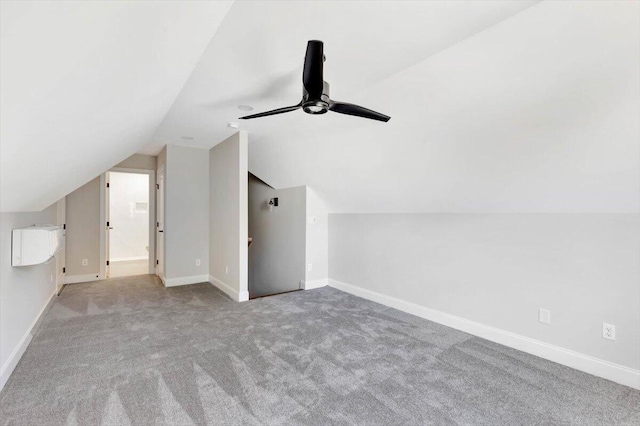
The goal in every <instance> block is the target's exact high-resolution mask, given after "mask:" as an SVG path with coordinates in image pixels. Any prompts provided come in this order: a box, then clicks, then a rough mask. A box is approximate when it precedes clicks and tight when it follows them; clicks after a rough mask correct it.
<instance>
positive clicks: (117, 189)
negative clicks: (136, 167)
mask: <svg viewBox="0 0 640 426" xmlns="http://www.w3.org/2000/svg"><path fill="white" fill-rule="evenodd" d="M150 178H151V177H150V174H149V173H145V172H142V173H140V172H124V171H109V172H107V174H106V181H107V185H106V186H107V191H106V211H105V213H106V220H107V223H106V225H107V232H106V255H107V262H106V277H107V278H116V277H126V276H133V275H144V274H150V273H153V271H152V270H150V265H151V262H150V258H151V257H152V256H150V254H151V253H152V249H153V245H152V238H151V233H150V229H152V226H150V224H152V212H153V210H152V205H151V204H152V203H151V199H150V194H151V192H150V189H149V188H150V185H151V182H150Z"/></svg>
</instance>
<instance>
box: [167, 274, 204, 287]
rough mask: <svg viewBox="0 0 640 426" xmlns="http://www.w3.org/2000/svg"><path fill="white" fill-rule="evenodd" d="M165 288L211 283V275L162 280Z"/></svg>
mask: <svg viewBox="0 0 640 426" xmlns="http://www.w3.org/2000/svg"><path fill="white" fill-rule="evenodd" d="M161 279H162V283H163V284H164V286H165V287H177V286H180V285H189V284H198V283H206V282H209V275H193V276H191V277H178V278H162V277H161Z"/></svg>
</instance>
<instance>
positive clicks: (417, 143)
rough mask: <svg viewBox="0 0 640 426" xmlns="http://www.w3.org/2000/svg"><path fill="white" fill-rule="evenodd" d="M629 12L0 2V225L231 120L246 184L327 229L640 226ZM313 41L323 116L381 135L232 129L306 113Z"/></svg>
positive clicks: (636, 93) (331, 129) (215, 133)
mask: <svg viewBox="0 0 640 426" xmlns="http://www.w3.org/2000/svg"><path fill="white" fill-rule="evenodd" d="M88 4H91V3H88ZM639 5H640V3H638V2H622V1H621V2H615V1H613V2H542V3H540V2H534V1H532V2H527V1H513V2H504V1H495V2H492V1H477V2H450V1H443V2H437V1H429V2H381V1H371V2H366V3H365V2H348V1H345V2H253V1H251V2H250V1H236V2H234V3H233V4H232V5H230V4H229V3H215V2H212V3H208V2H194V3H179V2H166V3H164V2H163V3H155V2H154V3H150V2H139V3H128V2H127V3H125V2H113V3H108V4H102V3H100V6H89V5H86V4H85V5H84V6H79V3H78V4H75V5H73V4H66V5H64V6H60V5H57V6H54V5H47V6H43V5H38V6H36V5H30V6H22V5H20V6H18V5H16V4H12V5H10V6H7V5H6V4H5V3H3V6H2V12H3V13H2V15H3V16H2V24H3V25H2V64H1V66H2V74H1V80H0V83H1V85H2V87H1V88H0V89H1V91H2V95H1V96H2V111H1V113H2V122H1V129H2V133H1V138H2V139H1V142H2V145H1V152H0V155H1V158H2V164H1V165H2V169H1V173H2V174H1V181H0V184H1V185H2V192H1V193H0V196H1V199H2V211H16V210H33V209H40V208H43V207H46V205H47V204H48V203H50V202H53V201H55V200H56V199H57V198H60V197H61V196H63V195H65V194H66V193H67V192H69V191H70V190H73V189H74V188H75V187H77V186H79V185H82V184H83V183H84V182H86V181H87V180H89V179H91V178H92V177H94V176H96V175H97V174H99V173H101V172H102V171H104V170H105V169H107V168H109V167H111V166H112V165H113V164H115V163H117V162H119V161H120V160H122V159H124V158H126V157H127V156H129V155H130V154H132V153H134V152H143V153H148V154H157V153H158V151H159V150H160V149H161V148H162V146H164V145H165V144H178V145H188V146H197V147H205V148H208V147H211V146H214V145H215V144H216V143H218V142H220V141H222V140H223V139H224V138H226V137H227V136H229V135H230V134H231V133H232V132H233V131H234V130H233V129H231V128H229V127H227V124H228V123H229V122H238V123H239V124H240V126H241V129H244V130H247V131H249V133H250V159H249V160H250V169H251V171H252V172H253V173H254V174H256V175H257V176H259V177H260V178H261V179H263V180H265V181H266V182H268V183H269V184H271V185H272V186H274V187H277V188H284V187H290V186H297V185H305V184H306V185H309V186H311V187H313V188H314V189H315V190H316V192H318V193H319V194H320V195H321V196H322V197H323V198H324V200H325V201H326V202H327V204H328V206H329V208H330V210H331V211H334V212H638V211H639V210H640V121H639V119H638V117H640V7H639ZM7 12H8V13H7ZM5 23H7V24H8V25H7V26H5ZM309 39H320V40H323V41H324V42H325V54H326V56H327V61H326V62H325V79H326V80H327V81H328V82H329V83H330V84H331V95H332V98H335V99H338V100H344V101H349V102H353V103H357V104H361V105H364V106H366V107H369V108H371V109H374V110H377V111H380V112H383V113H385V114H388V115H390V116H391V117H392V119H391V121H389V122H388V123H381V122H375V121H369V120H365V119H360V118H357V117H350V116H344V115H339V114H331V113H330V114H325V115H323V116H308V115H306V114H304V113H303V112H301V111H297V112H293V113H289V114H283V115H279V116H273V117H268V118H262V119H256V120H251V121H239V120H237V118H238V117H239V116H240V115H244V114H245V113H244V112H242V111H239V110H238V109H237V106H238V105H246V104H248V105H252V106H253V107H254V108H255V112H258V111H262V110H268V109H273V108H277V107H281V106H287V105H292V104H295V103H297V102H298V101H299V99H300V96H301V74H302V61H303V58H304V50H305V47H306V41H307V40H309ZM5 49H6V50H5ZM7 58H9V59H10V61H9V62H8V61H7V60H6V59H7ZM5 89H6V90H7V93H5Z"/></svg>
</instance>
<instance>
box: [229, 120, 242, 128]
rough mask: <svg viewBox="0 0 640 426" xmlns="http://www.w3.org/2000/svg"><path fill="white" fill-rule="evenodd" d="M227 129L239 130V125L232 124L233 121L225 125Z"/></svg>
mask: <svg viewBox="0 0 640 426" xmlns="http://www.w3.org/2000/svg"><path fill="white" fill-rule="evenodd" d="M227 127H229V128H231V129H239V128H240V125H239V124H238V123H234V122H233V121H232V122H230V123H227Z"/></svg>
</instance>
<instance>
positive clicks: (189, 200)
mask: <svg viewBox="0 0 640 426" xmlns="http://www.w3.org/2000/svg"><path fill="white" fill-rule="evenodd" d="M208 154H209V150H207V149H202V148H190V147H184V146H177V145H167V147H166V166H165V177H166V180H165V202H164V208H165V217H164V220H165V226H164V238H165V240H164V247H165V257H164V259H165V271H164V273H165V278H167V279H171V278H186V277H194V276H202V275H208V271H209V265H208V263H209V241H208V235H209V159H208ZM196 259H200V266H196Z"/></svg>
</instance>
